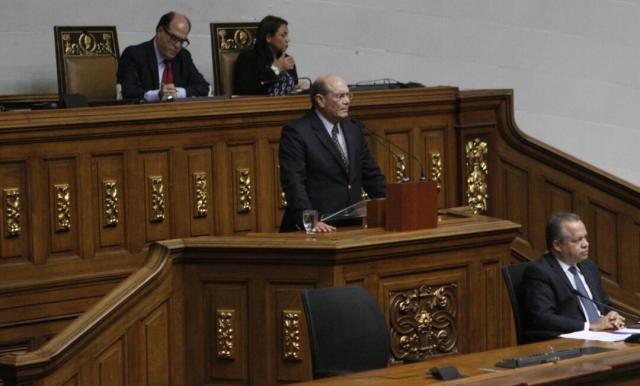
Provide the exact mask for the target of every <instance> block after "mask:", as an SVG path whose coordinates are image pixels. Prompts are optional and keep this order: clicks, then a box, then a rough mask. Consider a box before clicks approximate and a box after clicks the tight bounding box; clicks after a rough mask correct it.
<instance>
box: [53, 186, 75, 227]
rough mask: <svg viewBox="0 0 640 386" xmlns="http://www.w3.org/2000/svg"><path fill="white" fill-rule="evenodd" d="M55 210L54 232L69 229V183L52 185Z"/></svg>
mask: <svg viewBox="0 0 640 386" xmlns="http://www.w3.org/2000/svg"><path fill="white" fill-rule="evenodd" d="M53 190H54V196H55V211H56V232H68V231H69V229H71V191H70V190H69V184H56V185H53Z"/></svg>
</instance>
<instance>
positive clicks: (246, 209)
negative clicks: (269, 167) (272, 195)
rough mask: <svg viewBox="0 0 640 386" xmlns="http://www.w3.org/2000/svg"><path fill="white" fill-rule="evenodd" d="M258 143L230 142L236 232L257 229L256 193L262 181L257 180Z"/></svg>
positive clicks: (230, 182) (231, 184)
mask: <svg viewBox="0 0 640 386" xmlns="http://www.w3.org/2000/svg"><path fill="white" fill-rule="evenodd" d="M256 145H257V144H256V143H255V142H249V143H247V142H244V143H234V144H228V151H229V158H230V172H231V178H232V180H231V181H229V186H231V187H232V188H233V190H232V192H233V193H232V194H231V197H232V199H233V203H232V208H233V232H234V233H244V232H250V231H255V230H256V223H257V208H256V202H257V201H256V194H257V191H258V190H259V189H260V185H259V184H260V181H256V176H257V172H256Z"/></svg>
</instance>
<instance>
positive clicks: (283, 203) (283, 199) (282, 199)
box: [276, 165, 289, 209]
mask: <svg viewBox="0 0 640 386" xmlns="http://www.w3.org/2000/svg"><path fill="white" fill-rule="evenodd" d="M276 170H277V172H278V174H277V175H276V180H278V181H280V165H277V166H276ZM278 189H279V192H280V193H279V194H278V209H284V208H286V207H287V205H289V203H288V202H287V195H286V194H285V192H284V191H283V190H282V185H281V184H280V183H278Z"/></svg>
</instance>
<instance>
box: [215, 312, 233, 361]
mask: <svg viewBox="0 0 640 386" xmlns="http://www.w3.org/2000/svg"><path fill="white" fill-rule="evenodd" d="M234 316H235V310H216V348H217V352H218V354H217V355H218V358H220V359H234V351H233V322H234V320H233V319H234Z"/></svg>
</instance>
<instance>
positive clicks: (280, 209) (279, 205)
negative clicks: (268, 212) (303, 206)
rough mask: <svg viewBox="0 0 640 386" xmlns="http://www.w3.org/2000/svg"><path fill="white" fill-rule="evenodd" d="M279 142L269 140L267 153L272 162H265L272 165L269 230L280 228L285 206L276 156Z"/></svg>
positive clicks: (285, 199) (278, 162)
mask: <svg viewBox="0 0 640 386" xmlns="http://www.w3.org/2000/svg"><path fill="white" fill-rule="evenodd" d="M279 145H280V143H279V142H276V141H272V142H269V153H270V155H271V159H272V162H271V163H267V165H272V167H271V170H268V172H271V180H272V181H273V184H272V185H271V186H272V187H273V188H272V189H273V191H272V192H271V194H272V195H274V197H272V199H271V200H272V201H271V202H272V206H273V213H274V216H273V222H272V224H271V231H277V230H278V229H279V228H280V222H282V216H284V211H285V209H286V208H287V204H288V202H287V197H286V195H285V194H284V190H282V183H281V181H280V161H279V156H278V151H279Z"/></svg>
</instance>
